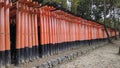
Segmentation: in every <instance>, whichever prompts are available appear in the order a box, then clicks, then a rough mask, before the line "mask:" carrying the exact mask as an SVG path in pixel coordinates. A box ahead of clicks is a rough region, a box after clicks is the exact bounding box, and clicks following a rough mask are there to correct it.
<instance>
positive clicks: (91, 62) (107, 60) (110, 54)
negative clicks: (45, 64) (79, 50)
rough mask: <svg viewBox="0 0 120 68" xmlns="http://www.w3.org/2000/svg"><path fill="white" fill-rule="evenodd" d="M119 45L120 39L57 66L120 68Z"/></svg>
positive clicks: (58, 67) (63, 67)
mask: <svg viewBox="0 0 120 68" xmlns="http://www.w3.org/2000/svg"><path fill="white" fill-rule="evenodd" d="M119 46H120V40H119V41H115V42H114V44H107V45H106V46H103V47H100V48H98V49H96V50H94V51H92V52H90V53H87V54H85V55H83V56H80V57H78V58H76V59H75V60H73V61H71V62H69V63H68V62H67V63H64V64H61V65H59V66H57V67H55V68H120V55H118V51H119Z"/></svg>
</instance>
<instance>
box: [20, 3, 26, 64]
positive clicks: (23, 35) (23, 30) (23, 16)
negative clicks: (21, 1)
mask: <svg viewBox="0 0 120 68" xmlns="http://www.w3.org/2000/svg"><path fill="white" fill-rule="evenodd" d="M23 7H24V5H22V8H23ZM24 20H25V13H24V11H23V10H21V62H22V63H24V50H25V49H24V48H25V22H24Z"/></svg>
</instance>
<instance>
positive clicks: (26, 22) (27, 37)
mask: <svg viewBox="0 0 120 68" xmlns="http://www.w3.org/2000/svg"><path fill="white" fill-rule="evenodd" d="M25 9H26V11H25V60H26V62H28V61H29V42H28V40H29V26H28V25H29V13H28V11H29V7H27V6H26V7H25Z"/></svg>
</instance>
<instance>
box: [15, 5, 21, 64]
mask: <svg viewBox="0 0 120 68" xmlns="http://www.w3.org/2000/svg"><path fill="white" fill-rule="evenodd" d="M18 8H19V4H18V3H17V11H16V54H17V55H16V64H20V60H21V54H20V53H21V12H20V11H19V10H18Z"/></svg>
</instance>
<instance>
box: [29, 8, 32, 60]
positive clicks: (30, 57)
mask: <svg viewBox="0 0 120 68" xmlns="http://www.w3.org/2000/svg"><path fill="white" fill-rule="evenodd" d="M28 16H29V24H28V28H29V32H28V33H29V35H28V36H29V39H28V43H29V59H30V60H32V30H31V25H32V24H31V20H32V19H31V8H29V15H28Z"/></svg>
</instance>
